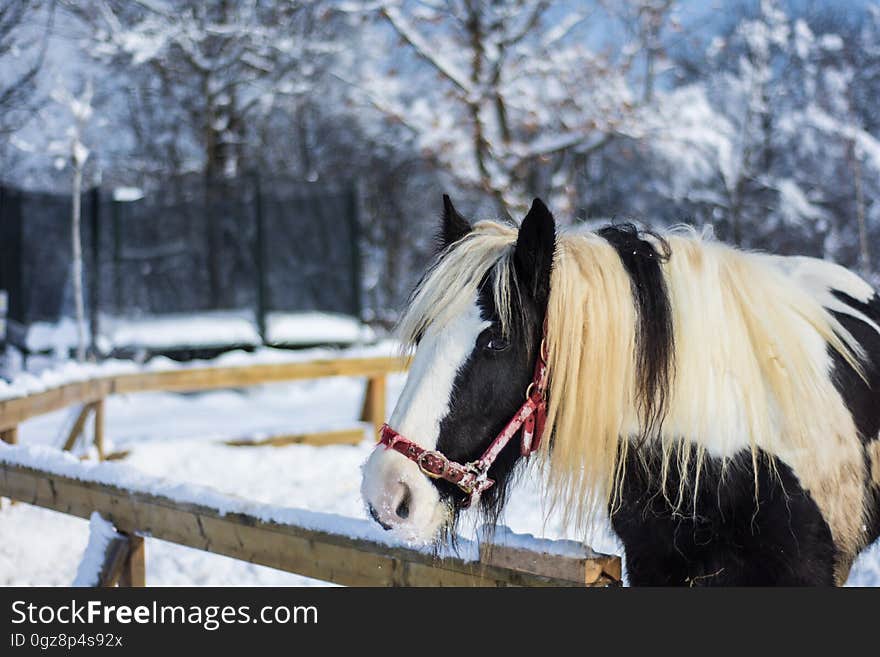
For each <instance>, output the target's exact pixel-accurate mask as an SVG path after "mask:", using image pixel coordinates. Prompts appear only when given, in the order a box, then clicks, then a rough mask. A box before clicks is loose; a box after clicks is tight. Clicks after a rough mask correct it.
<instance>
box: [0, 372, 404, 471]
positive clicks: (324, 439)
mask: <svg viewBox="0 0 880 657" xmlns="http://www.w3.org/2000/svg"><path fill="white" fill-rule="evenodd" d="M406 366H407V362H406V359H404V358H394V357H390V356H382V357H371V358H337V359H319V360H310V361H302V362H290V363H271V364H261V365H247V366H240V367H203V368H186V369H176V370H168V371H161V372H136V373H131V374H121V375H115V376H106V377H100V378H94V379H90V380H88V381H81V382H75V383H68V384H65V385H60V386H57V387H54V388H50V389H48V390H46V391H44V392H40V393H36V394H33V395H28V396H25V397H17V398H12V399H7V400H3V401H0V440H3V441H4V442H7V443H10V444H15V443H16V442H17V436H18V431H17V429H18V425H19V424H20V423H22V422H24V421H25V420H28V419H30V418H32V417H35V416H37V415H42V414H44V413H51V412H52V411H57V410H60V409H63V408H67V407H69V406H74V405H78V404H81V405H82V409H81V411H80V414H79V416H78V417H77V419H76V421H75V422H74V424H73V428H72V429H71V431H70V434H69V435H68V437H67V440H66V441H65V443H64V449H71V448H72V447H73V445H74V444H75V442H76V440H77V438H78V437H79V436H80V434H81V433H82V431H83V428H84V427H85V425H86V422H87V420H88V417H89V415H90V414H94V417H95V422H94V427H95V430H94V443H95V447H96V448H97V451H98V455H99V458H102V459H103V458H104V456H105V453H104V400H105V399H106V398H107V397H109V396H111V395H117V394H132V393H139V392H156V391H167V392H198V391H202V390H217V389H221V388H244V387H247V386H253V385H260V384H264V383H278V382H283V381H297V380H303V379H318V378H324V377H330V376H351V377H364V378H366V380H367V384H366V389H365V392H364V403H363V407H362V411H361V419H362V420H364V421H367V422H370V423H371V424H372V425H373V428H374V430H375V432H376V433H378V430H379V427H380V426H381V425H382V422H384V418H385V403H386V393H385V390H386V376H387V375H388V374H391V373H394V372H401V371H404V370H405V369H406ZM361 435H362V434H361V432H360V430H351V431H342V432H340V431H334V432H327V433H309V434H299V435H296V436H288V437H286V438H287V440H286V441H283V444H287V443H292V442H304V443H309V444H317V445H323V444H329V443H332V442H336V443H338V442H359V441H360V439H361ZM266 442H267V443H269V444H272V442H271V439H269V440H267V441H266ZM233 444H234V442H233ZM243 444H244V443H243ZM276 444H278V443H276Z"/></svg>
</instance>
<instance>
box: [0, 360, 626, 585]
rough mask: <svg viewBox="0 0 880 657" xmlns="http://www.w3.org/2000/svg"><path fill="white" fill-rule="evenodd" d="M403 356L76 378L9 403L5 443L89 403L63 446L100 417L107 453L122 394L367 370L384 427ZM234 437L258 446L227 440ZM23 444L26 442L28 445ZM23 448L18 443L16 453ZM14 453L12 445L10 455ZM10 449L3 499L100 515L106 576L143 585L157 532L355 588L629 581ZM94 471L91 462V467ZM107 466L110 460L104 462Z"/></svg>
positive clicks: (540, 556)
mask: <svg viewBox="0 0 880 657" xmlns="http://www.w3.org/2000/svg"><path fill="white" fill-rule="evenodd" d="M406 366H407V363H406V361H405V360H404V359H401V358H393V357H374V358H344V359H326V360H312V361H307V362H291V363H282V364H268V365H266V364H263V365H249V366H243V367H209V368H191V369H179V370H169V371H162V372H139V373H132V374H122V375H115V376H108V377H103V378H96V379H92V380H89V381H83V382H77V383H69V384H65V385H61V386H58V387H55V388H51V389H49V390H46V391H44V392H40V393H36V394H33V395H29V396H26V397H20V398H14V399H7V400H5V401H0V440H3V441H5V442H7V443H10V444H15V443H16V442H17V436H18V425H19V424H20V423H21V422H23V421H25V420H27V419H29V418H32V417H35V416H37V415H40V414H43V413H48V412H52V411H56V410H59V409H63V408H66V407H68V406H72V405H77V404H81V405H82V409H81V410H80V413H79V415H78V417H77V419H76V421H75V422H74V425H73V428H72V429H71V432H70V434H69V436H68V438H67V440H66V442H65V444H64V448H65V449H71V448H72V447H73V445H74V444H75V442H76V440H77V438H78V437H79V435H81V433H82V431H83V429H84V427H85V425H86V421H87V419H88V416H89V415H90V414H94V418H95V422H94V426H95V429H94V444H95V446H96V448H97V452H98V455H99V457H100V458H102V459H103V458H104V457H105V456H107V455H106V454H105V453H104V415H105V400H106V398H107V397H108V396H110V395H114V394H131V393H138V392H148V391H176V392H194V391H201V390H212V389H220V388H241V387H245V386H251V385H258V384H264V383H273V382H282V381H295V380H302V379H313V378H322V377H329V376H349V377H365V378H366V380H367V385H366V389H365V394H364V401H363V407H362V418H361V419H362V420H365V421H368V422H370V423H372V425H373V426H374V428H375V429H376V430H377V431H378V428H379V426H380V425H381V424H382V422H383V421H384V416H385V404H386V393H385V390H386V384H385V382H386V376H387V375H388V374H390V373H393V372H399V371H403V370H405V369H406ZM352 437H354V439H355V440H354V442H359V441H360V440H361V439H362V437H363V433H362V431H361V430H360V429H358V430H353V431H345V430H343V431H334V432H325V433H313V434H301V435H299V436H285V437H276V438H270V439H266V440H265V441H261V442H260V443H258V444H270V445H271V444H289V443H290V442H308V443H311V444H318V445H320V444H329V443H334V442H351V441H352ZM228 444H254V443H251V442H249V441H248V442H241V443H239V442H238V441H229V442H228ZM19 449H24V448H19ZM13 451H15V450H13ZM7 454H8V452H7ZM3 455H4V451H3V450H0V496H5V497H8V498H11V499H13V500H19V501H23V502H26V503H28V504H33V505H36V506H41V507H44V508H47V509H52V510H54V511H60V512H62V513H68V514H72V515H75V516H79V517H82V518H88V517H89V516H90V514H91V513H92V512H93V511H97V512H98V513H100V514H101V515H102V516H103V517H104V518H106V519H108V520H109V521H111V522H112V523H113V524H114V525H115V526H116V528H117V529H118V530H119V531H120V532H121V533H122V534H121V535H122V537H123V539H122V540H121V541H118V542H114V543H113V545H112V550H110V551H109V552H108V554H107V555H106V559H107V561H106V563H105V571H106V572H105V573H104V575H103V577H104V579H103V580H102V581H103V582H104V583H111V584H112V583H120V584H123V585H135V586H136V585H144V584H145V570H144V544H143V538H142V537H143V536H144V535H149V536H152V537H155V538H159V539H163V540H166V541H170V542H173V543H177V544H180V545H185V546H188V547H193V548H198V549H202V550H206V551H209V552H213V553H216V554H222V555H225V556H229V557H233V558H236V559H242V560H245V561H249V562H252V563H257V564H262V565H265V566H270V567H273V568H278V569H280V570H286V571H289V572H293V573H298V574H301V575H305V576H307V577H313V578H316V579H321V580H325V581H329V582H334V583H338V584H347V585H372V586H510V585H514V586H517V585H523V586H534V585H553V586H562V585H565V586H607V585H613V584H616V583H619V581H620V560H619V558H618V557H614V556H607V555H599V554H595V553H591V552H586V553H585V554H584V555H583V556H580V557H572V556H565V555H560V554H548V553H542V552H533V551H529V550H527V549H523V548H521V547H520V548H515V547H509V546H504V545H488V544H487V545H482V546H481V549H480V559H479V561H467V560H464V559H461V558H456V557H447V558H444V559H436V558H434V557H433V556H432V555H430V554H427V553H425V552H422V551H419V550H414V549H408V548H405V547H400V546H394V545H390V544H388V543H386V542H383V541H378V540H375V541H371V540H366V539H359V538H352V537H351V536H348V535H344V534H341V533H335V532H333V531H329V530H315V529H308V528H304V527H302V526H299V525H296V524H280V523H276V522H266V521H264V520H261V519H260V518H259V517H256V516H253V515H249V514H246V513H234V514H230V513H226V512H225V511H223V510H222V509H218V508H212V507H208V506H204V505H201V504H192V503H182V502H180V501H177V500H175V499H172V498H170V497H167V496H162V495H156V494H151V493H148V492H146V491H143V490H141V491H132V490H129V489H124V488H121V487H118V486H114V485H109V484H107V483H101V482H100V481H90V480H89V478H88V471H87V470H85V469H84V470H83V474H82V475H78V476H76V477H70V476H64V475H60V474H57V473H52V472H50V471H46V470H42V469H39V468H34V467H29V466H27V465H22V464H19V463H16V462H14V460H13V461H10V460H9V459H5V458H4V456H3ZM83 467H84V468H85V466H83ZM105 467H106V466H105Z"/></svg>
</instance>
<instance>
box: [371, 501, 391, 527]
mask: <svg viewBox="0 0 880 657" xmlns="http://www.w3.org/2000/svg"><path fill="white" fill-rule="evenodd" d="M367 510H368V511H369V512H370V516H371V517H372V518H373V520H375V521H376V522H378V523H379V525H381V527H382V529H385V530H389V529H391V525H389V524H387V523H384V522H382V520H381V519H380V518H379V514H378V513H376V508H375V507H374V506H373V505H372V504H368V505H367Z"/></svg>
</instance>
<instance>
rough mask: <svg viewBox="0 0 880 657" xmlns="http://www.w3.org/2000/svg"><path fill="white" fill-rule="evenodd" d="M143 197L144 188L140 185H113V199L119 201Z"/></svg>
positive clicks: (137, 199) (129, 201) (130, 200)
mask: <svg viewBox="0 0 880 657" xmlns="http://www.w3.org/2000/svg"><path fill="white" fill-rule="evenodd" d="M143 197H144V190H142V189H141V188H140V187H114V188H113V200H114V201H118V202H120V203H131V202H133V201H140V200H141V199H142V198H143Z"/></svg>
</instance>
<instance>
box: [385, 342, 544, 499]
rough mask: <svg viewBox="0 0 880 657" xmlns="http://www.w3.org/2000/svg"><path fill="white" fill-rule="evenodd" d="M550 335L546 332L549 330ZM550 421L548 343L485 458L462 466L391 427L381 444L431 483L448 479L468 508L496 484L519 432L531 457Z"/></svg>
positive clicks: (386, 429)
mask: <svg viewBox="0 0 880 657" xmlns="http://www.w3.org/2000/svg"><path fill="white" fill-rule="evenodd" d="M545 333H546V329H545ZM546 419H547V352H546V342H545V340H544V339H542V340H541V347H540V349H539V350H538V358H537V362H536V363H535V373H534V375H533V376H532V382H531V383H529V386H528V388H526V400H525V402H523V405H522V406H520V407H519V410H518V411H517V412H516V413H514V415H513V417H512V418H510V421H509V422H508V423H507V425H506V426H505V427H504V428H503V429H502V430H501V432H500V433H499V434H498V435H497V436H495V440H493V441H492V443H491V444H490V445H489V447H488V448H487V449H486V451H485V452H484V453H483V455H482V456H481V457H480V458H478V459H477V460H476V461H471V462H470V463H465V464H461V463H458V462H456V461H451V460H449V459H448V458H447V457H446V456H445V455H444V454H442V453H441V452H438V451H437V450H434V449H425V448H424V447H421V446H419V445H417V444H416V443H414V442H413V441H411V440H410V439H409V438H405V437H404V436H402V435H400V434H399V433H397V431H395V430H394V429H392V428H391V427H390V426H388V425H387V424H383V425H382V429H381V430H380V433H379V435H380V439H379V444H380V445H384V446H385V448H386V449H393V450H394V451H396V452H399V453H401V454H403V455H404V456H405V457H406V458H408V459H409V460H410V461H413V462H415V464H416V465H418V466H419V470H421V471H422V472H423V473H424V474H425V475H426V476H428V477H430V478H431V479H444V480H445V481H448V482H450V483H453V484H455V485H456V486H458V487H459V488H460V489H461V490H463V491H464V492H465V493H467V494H468V495H469V498H468V501H467V503H466V504H465V506H466V507H469V506H471V504H473V503H474V502H476V501H477V500H478V499H479V498H480V494H481V493H482V492H483V491H484V490H486V489H488V488H490V487H491V486H492V484H494V483H495V482H494V481H493V480H492V479H489V478H488V476H487V473H488V472H489V468H491V467H492V464H493V463H494V462H495V459H497V458H498V455H499V454H500V453H501V450H502V449H504V448H505V447H506V446H507V443H509V442H510V441H511V440H512V439H513V437H514V436H515V435H516V432H517V431H519V430H520V428H522V442H521V444H520V454H522V455H523V456H528V455H529V454H531V453H532V452H534V451H535V450H537V449H538V446H539V445H540V444H541V434H542V433H543V431H544V423H545V421H546Z"/></svg>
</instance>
